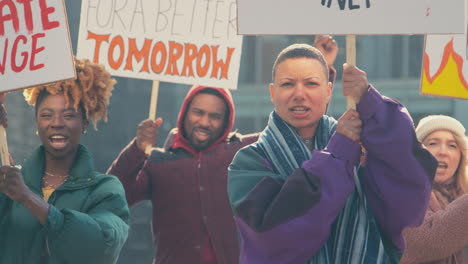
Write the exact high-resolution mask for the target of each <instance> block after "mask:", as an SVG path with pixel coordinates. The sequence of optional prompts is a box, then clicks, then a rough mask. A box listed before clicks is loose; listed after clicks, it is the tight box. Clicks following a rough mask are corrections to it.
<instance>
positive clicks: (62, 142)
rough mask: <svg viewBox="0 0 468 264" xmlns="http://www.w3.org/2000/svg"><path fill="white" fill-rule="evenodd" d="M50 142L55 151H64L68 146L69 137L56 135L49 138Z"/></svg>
mask: <svg viewBox="0 0 468 264" xmlns="http://www.w3.org/2000/svg"><path fill="white" fill-rule="evenodd" d="M49 142H50V145H51V146H52V148H54V149H63V148H65V147H66V146H67V144H68V137H67V136H65V135H62V134H54V135H52V136H50V137H49Z"/></svg>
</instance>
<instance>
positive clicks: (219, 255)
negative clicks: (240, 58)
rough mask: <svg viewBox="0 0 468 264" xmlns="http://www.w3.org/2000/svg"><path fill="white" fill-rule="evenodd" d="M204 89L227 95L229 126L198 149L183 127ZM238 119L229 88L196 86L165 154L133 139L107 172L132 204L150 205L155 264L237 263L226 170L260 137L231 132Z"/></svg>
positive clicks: (183, 107) (186, 103)
mask: <svg viewBox="0 0 468 264" xmlns="http://www.w3.org/2000/svg"><path fill="white" fill-rule="evenodd" d="M204 89H215V90H217V91H219V92H220V94H221V95H222V96H223V98H224V100H225V101H226V104H227V106H228V109H229V115H228V124H227V125H226V127H225V130H224V133H222V135H221V136H220V137H219V138H218V139H217V140H216V141H215V142H214V143H213V144H211V145H210V146H208V147H207V148H206V149H203V150H201V151H197V150H195V149H194V148H193V147H192V146H191V144H190V142H189V141H188V140H187V139H186V138H185V137H184V135H183V133H182V127H183V123H184V122H183V121H184V118H185V115H186V112H187V108H188V105H189V103H190V101H191V100H192V99H193V98H194V96H195V95H196V94H198V93H199V92H200V91H201V90H204ZM234 115H235V111H234V105H233V101H232V97H231V94H230V93H229V91H228V90H226V89H220V88H209V87H205V86H194V87H192V89H190V91H189V92H188V94H187V96H186V98H185V100H184V102H183V104H182V107H181V110H180V112H179V118H178V125H177V127H178V129H177V130H174V131H175V132H174V133H176V134H175V136H173V140H172V139H170V141H169V142H168V146H170V147H169V148H168V149H167V150H165V149H159V148H156V149H154V150H153V152H152V153H151V155H150V157H146V155H145V154H144V153H143V152H142V151H140V150H139V149H138V148H137V146H136V143H135V140H133V141H132V142H130V144H129V145H128V146H127V147H126V148H125V149H124V150H122V152H121V153H120V154H119V156H118V158H117V159H116V160H115V161H114V163H113V164H112V166H111V167H110V168H109V171H108V173H110V174H113V175H116V176H117V177H119V179H120V180H121V181H122V183H123V185H124V187H125V191H126V196H127V200H128V203H129V204H130V205H132V204H135V203H137V202H139V201H142V200H151V201H152V204H153V222H152V224H153V235H154V244H155V247H156V257H155V259H154V263H158V264H162V263H165V264H166V263H170V264H187V263H191V264H192V263H193V264H197V263H200V264H202V263H203V264H213V263H217V264H237V263H239V259H238V258H239V247H238V240H237V231H236V227H235V224H234V219H233V216H232V211H231V207H230V203H229V199H228V195H227V168H228V166H229V164H230V163H231V161H232V159H233V157H234V155H235V154H236V152H237V150H239V149H240V148H242V147H244V146H246V145H248V144H250V143H253V142H255V141H256V140H257V135H256V134H255V135H247V136H242V135H240V134H238V133H231V129H232V127H233V124H234ZM169 138H171V135H169ZM171 140H172V141H171Z"/></svg>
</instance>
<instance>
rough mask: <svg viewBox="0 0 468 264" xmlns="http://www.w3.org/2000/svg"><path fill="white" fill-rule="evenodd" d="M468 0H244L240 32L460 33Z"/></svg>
mask: <svg viewBox="0 0 468 264" xmlns="http://www.w3.org/2000/svg"><path fill="white" fill-rule="evenodd" d="M463 7H464V0H238V9H239V18H238V19H239V34H245V35H259V34H262V35H300V34H334V35H337V34H338V35H341V34H356V35H367V34H382V35H384V34H426V33H431V34H449V33H453V34H459V33H463V29H464V26H463V23H464V13H463V10H464V8H463Z"/></svg>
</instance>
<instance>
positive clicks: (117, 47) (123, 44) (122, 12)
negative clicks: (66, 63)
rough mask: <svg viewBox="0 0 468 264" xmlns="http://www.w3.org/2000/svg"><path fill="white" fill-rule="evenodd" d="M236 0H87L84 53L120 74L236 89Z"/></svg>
mask: <svg viewBox="0 0 468 264" xmlns="http://www.w3.org/2000/svg"><path fill="white" fill-rule="evenodd" d="M236 16H237V12H236V0H225V1H178V0H136V1H105V0H83V2H82V7H81V21H80V31H79V40H78V56H79V57H87V58H89V59H91V60H93V61H94V62H96V63H100V64H104V65H105V66H106V67H107V68H108V70H109V71H110V72H111V73H112V74H113V75H117V76H123V77H132V78H140V79H150V80H158V81H167V82H176V83H184V84H202V85H208V86H216V87H225V88H231V89H235V88H236V86H237V79H238V72H239V63H240V56H241V48H242V36H239V35H237V28H236V27H237V25H236Z"/></svg>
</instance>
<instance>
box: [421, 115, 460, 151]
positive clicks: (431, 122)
mask: <svg viewBox="0 0 468 264" xmlns="http://www.w3.org/2000/svg"><path fill="white" fill-rule="evenodd" d="M436 130H449V131H452V132H453V133H455V134H457V135H458V136H459V137H460V138H461V139H462V144H464V145H463V146H462V147H463V148H464V149H466V145H467V143H466V137H465V131H466V130H465V127H464V126H463V125H462V123H460V121H458V120H456V119H455V118H453V117H450V116H446V115H430V116H426V117H424V118H423V119H421V120H420V121H419V124H418V126H417V127H416V136H417V137H418V140H419V141H420V142H422V141H423V140H424V139H425V138H426V137H427V136H428V135H429V134H431V133H432V132H434V131H436Z"/></svg>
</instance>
